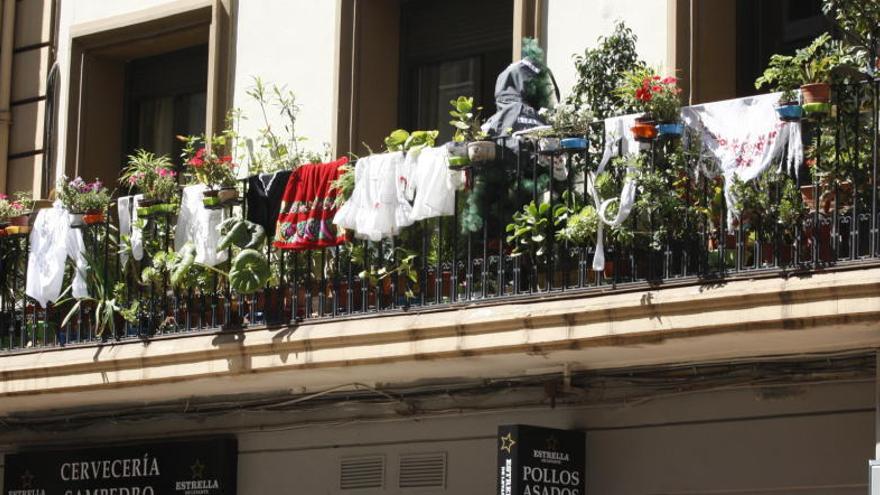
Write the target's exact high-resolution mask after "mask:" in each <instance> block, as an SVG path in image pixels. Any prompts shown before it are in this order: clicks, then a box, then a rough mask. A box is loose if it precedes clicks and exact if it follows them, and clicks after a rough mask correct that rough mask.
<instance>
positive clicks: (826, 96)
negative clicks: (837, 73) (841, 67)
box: [801, 83, 831, 104]
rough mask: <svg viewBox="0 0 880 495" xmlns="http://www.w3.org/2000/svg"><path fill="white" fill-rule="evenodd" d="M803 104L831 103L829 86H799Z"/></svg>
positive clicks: (826, 84)
mask: <svg viewBox="0 0 880 495" xmlns="http://www.w3.org/2000/svg"><path fill="white" fill-rule="evenodd" d="M801 94H803V95H804V103H805V104H808V103H828V102H830V101H831V85H830V84H828V83H813V84H804V85H803V86H801Z"/></svg>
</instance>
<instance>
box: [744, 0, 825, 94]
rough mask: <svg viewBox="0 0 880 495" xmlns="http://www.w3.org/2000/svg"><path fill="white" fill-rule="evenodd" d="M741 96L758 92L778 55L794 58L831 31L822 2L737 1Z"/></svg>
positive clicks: (808, 0)
mask: <svg viewBox="0 0 880 495" xmlns="http://www.w3.org/2000/svg"><path fill="white" fill-rule="evenodd" d="M736 15H737V19H736V26H737V34H736V38H737V39H736V42H737V43H736V46H737V57H736V58H737V60H736V74H737V81H736V90H737V96H748V95H753V94H756V93H758V92H759V91H758V90H756V89H755V79H757V78H758V76H760V75H761V74H762V73H763V72H764V68H766V67H767V63H768V62H769V61H770V56H771V55H773V54H774V53H780V54H784V55H790V54H792V53H794V51H795V50H797V49H798V48H801V47H804V46H806V45H808V44H809V43H810V42H811V41H812V40H813V39H814V38H815V37H816V36H818V35H820V34H822V33H823V32H825V31H828V30H830V29H831V25H830V23H829V22H828V20H827V19H826V18H825V16H824V15H823V14H822V2H821V0H737V13H736Z"/></svg>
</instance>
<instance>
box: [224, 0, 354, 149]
mask: <svg viewBox="0 0 880 495" xmlns="http://www.w3.org/2000/svg"><path fill="white" fill-rule="evenodd" d="M336 16H337V2H335V1H330V0H325V1H321V2H315V1H313V0H260V1H258V2H254V1H247V0H244V1H241V0H239V2H238V19H237V34H236V36H237V44H236V49H235V93H234V102H233V105H234V106H235V107H237V108H240V109H241V110H242V112H243V114H244V115H245V116H246V117H247V119H246V120H243V121H242V122H241V127H240V132H242V133H243V134H244V135H247V136H252V137H256V136H257V133H258V130H259V129H260V128H262V127H264V124H263V120H262V116H261V114H260V111H259V107H258V106H257V104H256V103H255V102H254V101H253V99H252V98H250V97H248V96H247V95H246V91H247V90H248V88H250V87H251V86H252V85H253V77H257V76H259V77H261V78H263V80H264V81H265V82H267V83H277V84H279V85H286V86H287V88H288V89H290V90H292V91H293V92H294V93H295V95H296V99H297V102H298V103H299V105H300V107H301V112H300V115H299V119H298V120H297V128H296V132H297V134H299V135H300V136H304V137H307V138H308V139H309V140H308V141H307V142H306V143H304V146H305V147H306V148H309V149H312V150H321V149H322V147H323V143H330V142H331V141H332V132H333V117H334V114H335V108H334V95H333V92H334V78H335V77H336V70H335V53H336V47H337V39H336V36H337V34H336ZM270 117H271V118H272V121H273V123H274V125H275V126H278V127H279V128H280V125H281V124H282V123H283V119H282V118H281V117H280V116H279V115H271V116H270Z"/></svg>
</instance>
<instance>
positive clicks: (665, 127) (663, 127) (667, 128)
mask: <svg viewBox="0 0 880 495" xmlns="http://www.w3.org/2000/svg"><path fill="white" fill-rule="evenodd" d="M657 131H658V132H659V134H660V135H661V136H669V137H679V136H681V135H682V134H684V124H682V123H681V122H661V123H660V124H658V125H657Z"/></svg>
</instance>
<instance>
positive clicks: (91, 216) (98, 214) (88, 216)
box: [82, 211, 107, 225]
mask: <svg viewBox="0 0 880 495" xmlns="http://www.w3.org/2000/svg"><path fill="white" fill-rule="evenodd" d="M106 218H107V217H106V215H104V212H103V211H89V212H86V213H85V214H84V215H83V217H82V220H83V223H84V224H86V225H95V224H99V223H104V220H105V219H106Z"/></svg>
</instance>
